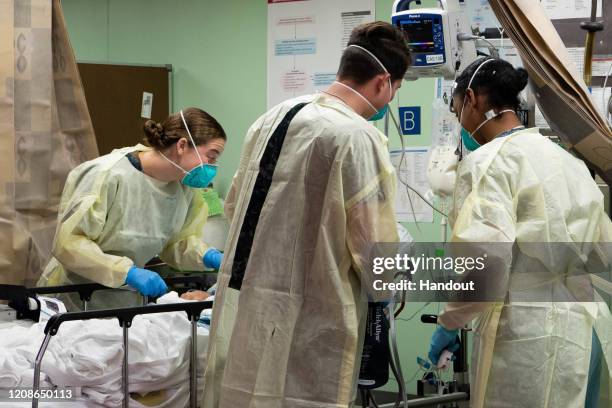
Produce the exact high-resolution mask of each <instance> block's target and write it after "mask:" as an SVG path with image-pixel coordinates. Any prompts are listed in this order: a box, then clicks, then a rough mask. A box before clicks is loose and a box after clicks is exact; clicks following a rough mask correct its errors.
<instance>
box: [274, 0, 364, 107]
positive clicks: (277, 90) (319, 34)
mask: <svg viewBox="0 0 612 408" xmlns="http://www.w3.org/2000/svg"><path fill="white" fill-rule="evenodd" d="M374 9H375V0H268V101H267V102H268V108H271V107H272V106H274V105H276V104H278V103H280V102H282V101H284V100H286V99H290V98H293V97H296V96H300V95H305V94H309V93H314V92H316V91H319V90H322V89H325V88H326V87H328V86H329V85H330V84H331V83H332V82H333V81H334V80H335V78H336V72H337V71H338V64H339V63H340V57H341V55H342V51H344V49H345V48H346V44H347V42H348V39H349V36H350V34H351V31H352V30H353V28H355V27H356V26H358V25H359V24H362V23H367V22H371V21H374Z"/></svg>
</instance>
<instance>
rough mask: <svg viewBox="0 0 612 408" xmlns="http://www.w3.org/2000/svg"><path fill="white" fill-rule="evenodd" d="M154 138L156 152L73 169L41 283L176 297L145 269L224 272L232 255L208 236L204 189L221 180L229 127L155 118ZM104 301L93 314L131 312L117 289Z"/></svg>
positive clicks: (149, 134) (201, 115)
mask: <svg viewBox="0 0 612 408" xmlns="http://www.w3.org/2000/svg"><path fill="white" fill-rule="evenodd" d="M144 132H145V136H146V137H145V139H146V142H147V144H148V145H149V147H147V146H144V145H141V144H139V145H136V146H133V147H127V148H123V149H118V150H114V151H113V152H111V153H110V154H107V155H105V156H101V157H99V158H97V159H94V160H91V161H88V162H86V163H83V164H81V165H80V166H78V167H76V168H75V169H74V170H72V171H71V172H70V174H69V176H68V180H67V181H66V185H65V187H64V192H63V194H62V199H61V202H60V208H59V219H58V227H57V231H56V234H55V240H54V246H53V258H52V259H51V261H50V262H49V264H48V265H47V267H46V268H45V270H44V272H43V275H42V277H41V279H40V281H39V285H41V286H56V285H65V284H73V283H85V282H95V283H100V284H102V285H105V286H108V287H110V288H117V287H120V286H122V285H125V284H127V285H129V286H131V287H132V288H134V289H136V290H137V291H138V292H139V293H140V294H142V295H147V296H160V295H162V294H163V293H165V292H166V291H167V288H166V285H165V283H164V281H163V280H162V279H161V278H160V276H159V275H158V274H157V273H156V272H153V271H150V270H147V269H145V268H144V266H145V264H146V263H147V261H149V260H150V259H152V258H153V257H155V256H159V257H160V258H161V259H162V260H163V261H165V262H166V263H167V264H168V265H170V266H172V267H174V268H177V269H182V270H190V271H194V270H203V269H204V268H205V267H210V268H218V267H219V266H220V262H221V259H222V254H221V253H220V252H219V251H218V250H217V249H215V248H209V247H208V246H207V245H206V244H205V243H204V242H203V241H202V238H201V234H202V227H203V226H204V223H205V222H206V218H207V207H206V203H205V201H204V199H203V197H202V192H201V190H200V189H201V188H204V187H207V186H208V185H209V184H210V182H211V181H212V180H213V178H214V176H215V174H216V171H217V165H216V162H217V159H218V158H219V156H220V155H221V154H222V153H223V149H224V146H225V141H226V135H225V132H224V130H223V128H222V127H221V125H220V124H219V123H218V122H217V121H216V120H215V119H214V118H213V117H212V116H210V115H209V114H207V113H206V112H204V111H202V110H200V109H197V108H189V109H185V110H184V111H181V112H178V113H175V114H172V115H170V116H169V117H168V118H167V119H166V120H165V121H164V122H163V123H161V124H160V123H155V122H153V121H147V122H146V123H145V125H144ZM95 295H97V298H94V299H92V304H91V307H92V308H98V307H118V306H121V304H120V303H121V302H122V301H121V300H119V299H121V296H119V295H117V294H116V293H115V295H117V296H114V295H113V294H111V293H110V292H106V291H103V292H100V293H99V294H97V293H96V294H95ZM71 299H74V298H73V297H71ZM68 303H70V302H68ZM68 306H69V307H70V308H73V309H74V308H76V307H78V304H77V305H74V304H69V305H68Z"/></svg>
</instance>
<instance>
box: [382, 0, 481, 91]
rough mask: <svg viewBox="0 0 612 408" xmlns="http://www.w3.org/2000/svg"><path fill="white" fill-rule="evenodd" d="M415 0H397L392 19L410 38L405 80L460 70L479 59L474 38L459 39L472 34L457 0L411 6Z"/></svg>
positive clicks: (448, 75)
mask: <svg viewBox="0 0 612 408" xmlns="http://www.w3.org/2000/svg"><path fill="white" fill-rule="evenodd" d="M412 3H420V1H415V0H395V3H394V4H393V15H392V17H391V22H392V23H393V25H395V26H397V27H398V28H400V29H401V30H402V31H403V32H404V33H405V34H406V37H407V38H408V47H409V48H410V53H411V57H412V64H411V66H410V68H408V71H407V72H406V75H405V79H407V80H415V79H418V78H423V77H444V78H446V79H453V78H455V75H456V73H457V72H460V71H461V70H462V69H463V68H465V67H466V66H467V65H469V64H470V63H471V62H472V61H474V60H475V59H476V47H475V45H474V42H473V41H459V39H458V36H459V34H463V36H464V37H467V36H471V34H472V33H471V31H470V28H469V25H468V23H467V20H466V19H465V17H464V16H463V15H462V13H461V11H460V10H459V2H458V0H449V1H446V0H440V1H439V3H440V8H419V9H411V8H410V5H411V4H412Z"/></svg>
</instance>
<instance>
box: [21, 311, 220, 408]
mask: <svg viewBox="0 0 612 408" xmlns="http://www.w3.org/2000/svg"><path fill="white" fill-rule="evenodd" d="M212 305H213V302H211V301H201V302H184V303H170V304H162V305H153V304H151V305H146V306H138V307H128V308H117V309H103V310H93V311H84V312H68V313H59V314H56V315H53V316H51V318H50V319H49V321H48V322H47V325H46V326H45V330H44V333H45V338H44V340H43V343H42V345H41V346H40V349H39V350H38V354H37V355H36V360H35V363H34V386H33V391H34V392H33V395H34V397H33V398H32V407H33V408H37V407H38V398H36V395H38V394H39V389H40V370H41V365H42V359H43V357H44V354H45V351H46V350H47V347H48V345H49V342H50V341H51V337H53V336H55V335H56V334H57V332H58V331H59V328H60V326H61V325H62V323H65V322H69V321H76V320H90V319H105V318H116V319H117V320H118V321H119V325H120V326H121V327H122V329H123V367H122V376H121V383H122V384H121V385H122V390H123V405H122V406H123V407H124V408H127V407H128V406H129V400H130V397H129V395H130V392H129V381H128V378H129V372H128V371H129V370H128V349H129V347H128V345H129V342H128V340H129V328H130V326H131V325H132V321H133V319H134V317H136V316H139V315H145V314H154V313H168V312H181V311H183V312H186V313H187V317H188V319H189V321H190V322H191V358H190V373H189V380H190V383H189V393H190V394H189V398H190V399H189V400H190V407H191V408H196V407H197V399H198V396H197V321H198V319H199V318H200V314H201V313H202V310H204V309H210V308H212Z"/></svg>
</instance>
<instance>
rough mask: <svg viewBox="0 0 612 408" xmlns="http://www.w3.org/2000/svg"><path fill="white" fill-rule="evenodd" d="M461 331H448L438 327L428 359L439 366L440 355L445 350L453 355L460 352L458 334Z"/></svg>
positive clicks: (430, 346) (433, 336)
mask: <svg viewBox="0 0 612 408" xmlns="http://www.w3.org/2000/svg"><path fill="white" fill-rule="evenodd" d="M458 333H459V330H448V329H445V328H444V327H442V326H440V325H438V327H437V328H436V331H434V334H433V335H432V336H431V344H430V345H429V353H428V354H427V357H429V360H430V361H431V362H432V363H433V365H434V366H435V365H437V364H438V360H440V355H441V354H442V352H443V351H444V350H448V351H450V352H451V353H454V352H455V351H457V350H459V342H458V341H457V334H458Z"/></svg>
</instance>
